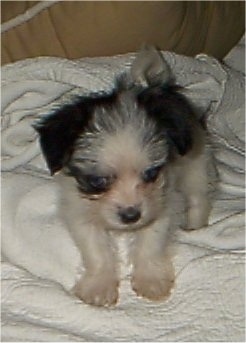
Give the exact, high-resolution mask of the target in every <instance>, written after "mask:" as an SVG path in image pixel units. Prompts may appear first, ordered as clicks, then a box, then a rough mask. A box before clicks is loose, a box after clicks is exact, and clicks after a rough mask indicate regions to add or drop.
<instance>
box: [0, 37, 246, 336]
mask: <svg viewBox="0 0 246 343" xmlns="http://www.w3.org/2000/svg"><path fill="white" fill-rule="evenodd" d="M240 44H241V45H243V44H244V41H242V42H241V43H240ZM243 50H244V49H243ZM243 50H242V49H238V50H237V53H236V52H235V50H234V51H233V52H232V53H231V54H229V55H228V56H227V58H226V59H225V64H220V63H219V62H218V61H217V60H215V59H213V58H211V57H208V56H206V55H199V56H197V57H196V58H190V57H184V56H179V55H175V54H173V53H170V52H165V53H164V56H165V58H166V60H167V62H168V63H169V64H170V66H171V68H172V70H173V72H174V74H175V76H176V79H177V82H178V83H179V84H181V85H183V86H185V87H186V88H187V96H188V97H189V98H190V99H191V101H193V102H194V103H195V104H196V105H197V106H199V107H200V109H201V112H202V113H205V114H206V116H207V118H208V129H209V132H210V135H211V139H212V142H213V146H214V154H215V161H216V166H217V168H218V173H219V192H218V194H217V195H216V200H215V202H214V205H213V210H212V213H211V217H210V221H209V225H208V227H206V228H204V229H200V230H197V231H192V232H184V231H182V230H181V229H178V230H177V231H175V232H174V233H173V237H172V240H173V244H174V246H175V251H176V253H175V256H174V265H175V271H176V283H175V287H174V289H173V291H172V294H171V296H170V297H169V298H168V299H167V300H166V301H165V302H157V303H156V302H150V301H148V300H145V299H142V298H139V297H137V296H136V295H135V294H134V292H133V291H132V290H131V289H130V286H129V280H128V273H127V270H126V272H125V274H124V275H123V276H122V283H121V286H120V299H119V303H118V304H117V306H116V307H115V308H113V309H104V308H100V309H99V308H95V307H92V306H89V305H86V304H84V303H82V302H81V301H80V300H79V299H77V298H75V297H73V296H72V295H71V294H70V293H69V290H70V289H71V288H72V287H73V285H74V283H75V281H76V279H77V277H78V275H79V268H80V265H81V260H80V255H79V252H78V250H77V248H76V246H75V245H74V243H73V241H72V240H71V238H70V236H69V235H68V233H67V231H66V229H65V227H64V225H63V223H62V222H60V220H59V218H58V216H57V213H56V211H57V209H56V185H55V184H54V182H53V181H52V178H51V177H50V176H49V173H48V170H47V168H46V165H45V162H44V160H43V158H42V156H41V153H40V148H39V145H38V142H37V135H36V133H35V132H34V130H33V129H32V127H31V123H32V122H33V121H34V120H36V119H37V118H39V117H41V116H42V115H44V114H47V113H50V112H52V111H53V110H54V109H56V108H57V107H59V106H60V104H63V103H64V102H70V101H72V99H73V97H74V96H75V95H76V94H89V93H100V92H103V91H107V90H110V89H111V88H112V82H113V79H114V76H115V75H118V74H119V73H121V72H122V71H124V70H127V69H128V68H129V66H130V64H131V61H132V60H133V58H134V54H128V55H123V56H115V57H107V58H90V59H81V60H76V61H70V60H66V59H61V58H48V57H47V58H45V57H42V58H35V59H29V60H24V61H20V62H17V63H14V64H10V65H7V66H5V67H3V69H2V341H39V342H40V341H235V342H238V341H245V337H244V331H245V330H244V325H245V321H244V314H245V309H244V286H245V285H244V281H245V265H244V246H245V238H244V224H245V214H244V169H245V167H244V161H245V160H244V158H245V152H244V146H245V132H244V120H245V117H244V74H243V72H244V71H243V69H242V68H239V67H238V66H239V64H238V63H235V59H239V60H241V59H242V58H244V57H243V56H242V54H243V52H244V51H243ZM226 63H227V64H226ZM235 65H236V66H237V68H235ZM122 254H124V246H122Z"/></svg>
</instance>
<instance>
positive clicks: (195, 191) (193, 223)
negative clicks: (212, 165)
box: [180, 154, 211, 230]
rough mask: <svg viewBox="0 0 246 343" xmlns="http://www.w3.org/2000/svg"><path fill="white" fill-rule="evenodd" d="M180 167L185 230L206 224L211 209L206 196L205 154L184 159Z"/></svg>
mask: <svg viewBox="0 0 246 343" xmlns="http://www.w3.org/2000/svg"><path fill="white" fill-rule="evenodd" d="M186 162H187V163H184V165H183V168H182V176H181V179H180V190H181V191H182V193H183V194H184V196H185V200H186V206H187V225H186V229H187V230H192V229H198V228H201V227H203V226H207V225H208V217H209V212H210V209H211V205H210V201H209V198H208V176H207V166H206V164H207V162H206V156H205V155H204V154H201V155H200V156H196V157H195V158H192V159H189V161H186Z"/></svg>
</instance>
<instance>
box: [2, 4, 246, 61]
mask: <svg viewBox="0 0 246 343" xmlns="http://www.w3.org/2000/svg"><path fill="white" fill-rule="evenodd" d="M244 6H245V5H244V1H233V2H231V1H229V2H228V1H126V2H125V1H58V2H57V1H48V2H45V1H40V2H38V1H20V2H19V1H14V2H12V1H11V2H10V1H2V2H1V7H2V22H3V25H2V64H6V63H9V62H14V61H16V60H20V59H24V58H27V57H36V56H44V55H48V56H58V57H66V58H69V59H74V58H80V57H86V56H87V57H93V56H112V55H116V54H123V53H127V52H132V51H136V50H138V49H139V48H140V47H141V45H142V44H143V43H147V44H152V45H156V46H158V47H159V48H160V49H162V50H171V51H174V52H176V53H180V54H185V55H189V56H193V55H195V54H197V53H207V54H210V55H213V56H215V57H217V58H222V57H223V56H224V55H225V54H226V53H227V52H228V51H229V50H230V49H231V48H232V47H233V46H234V45H235V44H236V43H237V41H238V40H239V39H240V38H241V36H242V34H243V32H244Z"/></svg>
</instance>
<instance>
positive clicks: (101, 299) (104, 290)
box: [74, 273, 119, 306]
mask: <svg viewBox="0 0 246 343" xmlns="http://www.w3.org/2000/svg"><path fill="white" fill-rule="evenodd" d="M118 286H119V282H118V281H117V280H116V278H115V277H113V276H112V275H107V273H104V274H103V273H100V274H97V275H95V274H86V275H85V276H84V277H83V278H82V279H80V280H79V282H78V283H77V284H76V285H75V287H74V293H75V295H76V296H77V297H78V298H80V299H81V300H83V301H84V302H85V303H87V304H90V305H96V306H111V305H115V304H116V302H117V300H118Z"/></svg>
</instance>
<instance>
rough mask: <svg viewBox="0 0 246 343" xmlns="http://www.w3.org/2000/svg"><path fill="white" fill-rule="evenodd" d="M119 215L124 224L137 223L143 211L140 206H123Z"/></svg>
mask: <svg viewBox="0 0 246 343" xmlns="http://www.w3.org/2000/svg"><path fill="white" fill-rule="evenodd" d="M118 215H119V217H120V219H121V221H122V223H124V224H130V223H136V222H137V221H138V220H139V219H140V217H141V212H140V210H139V208H138V207H135V206H129V207H126V208H121V209H120V210H119V212H118Z"/></svg>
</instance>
